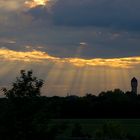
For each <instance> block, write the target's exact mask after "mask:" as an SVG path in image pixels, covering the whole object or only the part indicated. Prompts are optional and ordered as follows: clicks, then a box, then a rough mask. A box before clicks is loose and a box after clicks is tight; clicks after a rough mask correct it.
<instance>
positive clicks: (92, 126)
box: [51, 119, 140, 137]
mask: <svg viewBox="0 0 140 140" xmlns="http://www.w3.org/2000/svg"><path fill="white" fill-rule="evenodd" d="M77 123H78V124H80V125H81V126H82V129H83V131H84V132H87V133H89V134H90V135H92V136H93V135H94V134H95V132H96V131H97V130H98V129H100V128H101V127H102V126H103V125H104V124H105V123H114V124H118V125H120V126H121V128H122V129H123V130H124V131H125V132H126V133H128V134H130V135H132V136H137V137H140V119H54V120H52V123H51V124H52V125H59V124H65V125H67V129H65V131H64V133H62V134H61V136H69V135H70V133H71V131H72V128H73V126H74V124H77Z"/></svg>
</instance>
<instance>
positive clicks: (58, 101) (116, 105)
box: [0, 70, 140, 140]
mask: <svg viewBox="0 0 140 140" xmlns="http://www.w3.org/2000/svg"><path fill="white" fill-rule="evenodd" d="M43 84H44V81H43V80H42V79H38V78H37V77H35V76H33V72H32V71H27V72H26V71H25V70H21V72H20V76H19V77H17V78H16V81H15V82H13V84H12V88H11V89H6V88H2V91H3V93H4V95H5V97H4V98H0V138H1V139H2V140H4V139H5V140H9V139H13V140H19V139H20V140H28V139H37V140H38V139H40V140H43V139H46V138H47V139H49V140H53V139H55V137H56V136H57V134H58V133H61V132H62V131H63V130H64V129H65V127H66V126H65V125H64V124H61V125H59V126H50V122H51V119H76V118H78V119H79V118H83V119H89V118H92V119H93V118H140V96H139V95H134V94H132V93H131V92H126V93H124V92H123V91H121V90H120V89H115V90H114V91H107V92H102V93H100V94H99V95H98V96H95V95H92V94H87V95H85V96H83V97H78V96H67V97H59V96H54V97H46V96H41V88H42V86H43ZM77 133H78V132H77ZM79 133H80V132H79Z"/></svg>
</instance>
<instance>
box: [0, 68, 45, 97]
mask: <svg viewBox="0 0 140 140" xmlns="http://www.w3.org/2000/svg"><path fill="white" fill-rule="evenodd" d="M42 86H43V80H41V79H37V77H34V76H33V72H32V71H31V70H30V71H27V72H26V71H25V70H21V71H20V77H17V78H16V81H15V82H14V83H13V84H12V88H11V89H9V90H8V89H6V88H2V90H3V92H4V94H5V95H6V97H8V98H12V97H34V96H40V89H41V87H42Z"/></svg>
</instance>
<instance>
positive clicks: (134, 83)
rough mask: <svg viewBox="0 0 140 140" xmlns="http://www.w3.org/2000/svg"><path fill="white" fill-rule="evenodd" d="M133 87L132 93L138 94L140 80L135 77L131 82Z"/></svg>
mask: <svg viewBox="0 0 140 140" xmlns="http://www.w3.org/2000/svg"><path fill="white" fill-rule="evenodd" d="M131 87H132V90H131V92H132V93H133V94H137V87H138V80H137V79H136V78H135V77H134V78H133V79H132V80H131Z"/></svg>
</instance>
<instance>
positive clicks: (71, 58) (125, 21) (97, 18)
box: [0, 0, 140, 96]
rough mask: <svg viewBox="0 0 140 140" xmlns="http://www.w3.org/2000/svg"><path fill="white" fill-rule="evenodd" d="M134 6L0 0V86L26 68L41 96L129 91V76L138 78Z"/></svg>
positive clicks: (139, 19) (113, 1)
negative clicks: (39, 83) (40, 81)
mask: <svg viewBox="0 0 140 140" xmlns="http://www.w3.org/2000/svg"><path fill="white" fill-rule="evenodd" d="M139 7H140V1H139V0H133V1H132V0H6V1H5V0H0V67H1V70H0V87H7V88H10V85H11V83H12V82H13V81H14V80H15V78H16V77H17V76H19V72H20V70H22V69H25V70H30V69H32V70H33V72H34V75H36V76H37V77H39V78H41V79H43V80H44V81H45V84H44V87H43V89H42V94H43V95H46V96H56V95H57V96H66V95H67V93H69V94H71V95H77V96H83V95H85V94H86V93H92V94H95V95H98V94H99V93H100V92H101V91H107V90H113V89H116V88H120V89H122V90H123V91H130V90H131V87H130V80H131V79H132V78H133V77H136V78H137V79H138V80H139V81H140V71H139V70H140V8H139ZM138 88H139V91H140V87H138ZM1 94H2V93H1Z"/></svg>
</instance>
